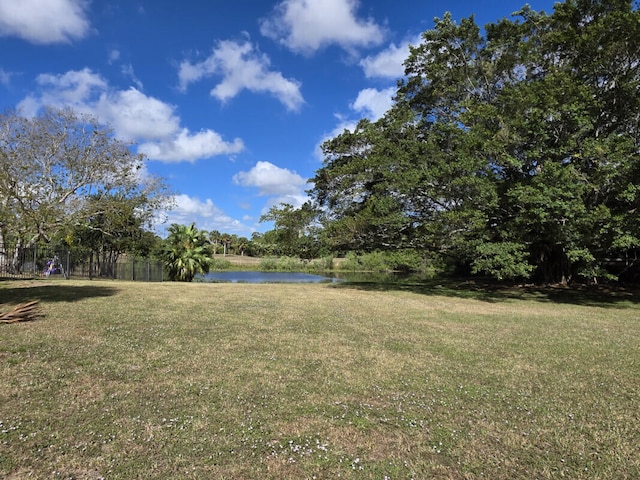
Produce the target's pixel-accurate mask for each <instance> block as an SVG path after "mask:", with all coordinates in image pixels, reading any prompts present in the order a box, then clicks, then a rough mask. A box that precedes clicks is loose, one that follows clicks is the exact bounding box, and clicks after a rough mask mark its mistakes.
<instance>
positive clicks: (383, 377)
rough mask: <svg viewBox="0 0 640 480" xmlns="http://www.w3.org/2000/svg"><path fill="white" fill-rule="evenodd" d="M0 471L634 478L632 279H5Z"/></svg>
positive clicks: (638, 365)
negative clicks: (30, 316) (35, 304)
mask: <svg viewBox="0 0 640 480" xmlns="http://www.w3.org/2000/svg"><path fill="white" fill-rule="evenodd" d="M35 298H38V299H40V300H41V304H42V311H43V313H44V317H43V318H41V319H39V320H37V321H34V322H28V323H18V324H13V325H0V477H2V478H8V479H23V478H25V479H26V478H29V479H31V478H38V479H39V478H47V479H48V478H65V479H71V478H75V479H99V478H105V479H132V478H138V479H151V478H158V479H166V478H185V479H188V478H193V479H205V478H216V479H306V478H309V479H312V478H316V479H336V478H343V479H380V480H383V479H409V478H414V479H429V478H434V479H481V478H483V479H546V478H562V477H564V478H572V479H635V478H640V455H638V452H640V427H639V425H640V348H639V347H640V303H638V300H639V299H638V296H637V295H635V294H633V293H629V292H603V291H598V292H596V291H589V290H587V291H578V292H569V291H565V290H562V289H548V290H541V291H535V290H524V289H493V290H487V289H483V288H479V289H478V288H473V287H472V286H467V287H464V286H463V287H452V286H438V285H432V286H426V287H425V286H415V285H414V286H402V287H401V286H390V285H344V284H343V285H332V284H320V285H319V284H298V285H276V284H179V283H161V284H143V283H126V282H103V281H93V282H89V281H43V280H40V281H2V282H0V310H1V311H5V310H7V309H9V308H10V306H12V305H14V304H16V303H18V302H22V301H26V300H31V299H35Z"/></svg>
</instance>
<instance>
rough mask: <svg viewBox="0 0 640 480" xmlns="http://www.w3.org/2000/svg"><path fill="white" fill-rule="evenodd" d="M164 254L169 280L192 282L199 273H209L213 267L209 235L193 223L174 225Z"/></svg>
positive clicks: (170, 229) (170, 230)
mask: <svg viewBox="0 0 640 480" xmlns="http://www.w3.org/2000/svg"><path fill="white" fill-rule="evenodd" d="M168 231H169V235H168V237H167V239H166V240H165V242H164V243H165V246H164V249H163V253H162V258H163V260H164V263H165V266H166V268H167V271H168V274H169V279H170V280H172V281H179V282H191V281H192V280H193V278H194V277H195V276H196V275H197V274H199V273H207V272H208V271H209V267H210V266H211V251H210V244H209V242H208V239H207V234H206V232H204V231H200V230H198V229H197V228H196V226H195V224H194V223H192V224H191V225H190V226H188V227H187V226H184V225H178V224H175V223H174V224H172V225H171V226H170V227H169V229H168Z"/></svg>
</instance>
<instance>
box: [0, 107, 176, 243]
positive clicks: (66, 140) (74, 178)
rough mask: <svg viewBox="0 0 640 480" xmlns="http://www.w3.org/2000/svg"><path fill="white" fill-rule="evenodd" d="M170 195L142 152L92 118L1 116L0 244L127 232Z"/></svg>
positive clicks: (52, 112)
mask: <svg viewBox="0 0 640 480" xmlns="http://www.w3.org/2000/svg"><path fill="white" fill-rule="evenodd" d="M167 193H168V192H167V189H166V186H165V185H164V183H163V182H162V180H161V179H159V178H154V177H151V176H150V175H148V174H146V173H144V170H143V158H142V156H140V155H136V154H134V153H132V152H131V150H130V148H129V145H127V144H125V143H123V142H121V141H119V140H118V139H116V138H115V137H114V135H113V132H112V131H111V129H110V128H109V127H105V126H104V125H102V124H100V123H99V122H98V121H97V119H95V118H93V117H90V116H84V115H78V114H76V113H74V112H73V111H71V110H59V109H45V110H44V111H43V112H42V113H40V114H39V115H37V116H35V117H30V118H28V117H24V116H22V115H20V114H19V113H18V112H15V111H8V112H5V113H3V114H1V115H0V245H4V244H5V242H7V241H9V240H11V241H12V242H13V243H15V244H16V245H18V247H20V246H31V245H33V244H35V243H36V242H38V241H45V242H48V241H50V240H51V239H52V238H54V237H56V236H61V235H65V234H67V233H69V232H71V231H75V232H76V234H77V235H78V232H80V231H82V230H84V231H85V233H84V236H85V237H86V236H87V232H89V231H94V232H100V234H101V235H106V236H110V237H114V238H115V237H116V236H122V235H123V234H124V232H123V229H124V230H126V229H129V230H131V228H134V229H138V230H139V228H141V227H143V226H145V225H146V226H149V224H150V222H151V220H152V218H153V216H154V215H155V214H156V212H157V211H158V210H159V209H161V208H165V207H167V206H168V205H169V198H170V197H169V196H168V194H167ZM125 224H126V225H125ZM5 253H6V252H5Z"/></svg>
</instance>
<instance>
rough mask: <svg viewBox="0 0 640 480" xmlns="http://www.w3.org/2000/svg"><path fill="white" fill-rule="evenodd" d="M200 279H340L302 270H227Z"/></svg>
mask: <svg viewBox="0 0 640 480" xmlns="http://www.w3.org/2000/svg"><path fill="white" fill-rule="evenodd" d="M200 279H201V280H202V281H204V282H233V283H236V282H242V283H319V282H337V281H339V280H337V279H335V278H332V277H325V276H322V275H312V274H310V273H301V272H258V271H256V272H253V271H237V272H232V271H225V272H209V273H207V274H205V275H204V276H201V277H200Z"/></svg>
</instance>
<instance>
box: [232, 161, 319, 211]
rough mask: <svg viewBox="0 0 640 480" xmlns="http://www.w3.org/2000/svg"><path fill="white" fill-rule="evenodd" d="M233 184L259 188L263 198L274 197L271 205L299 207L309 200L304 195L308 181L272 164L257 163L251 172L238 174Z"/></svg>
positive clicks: (270, 202)
mask: <svg viewBox="0 0 640 480" xmlns="http://www.w3.org/2000/svg"><path fill="white" fill-rule="evenodd" d="M233 182H234V183H235V184H237V185H241V186H243V187H254V188H257V189H258V194H259V195H261V196H265V197H272V198H271V199H270V201H269V202H268V203H269V205H277V204H279V203H289V204H291V205H293V206H294V207H298V206H300V205H302V204H303V203H304V202H305V201H306V200H307V198H308V197H307V195H306V194H305V193H304V190H305V188H306V187H308V183H307V180H306V179H304V178H302V177H301V176H300V175H298V174H297V173H296V172H294V171H291V170H289V169H287V168H281V167H278V166H276V165H274V164H273V163H271V162H257V163H256V164H255V166H253V168H251V169H250V170H249V171H247V172H238V173H236V174H235V175H234V176H233Z"/></svg>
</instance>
